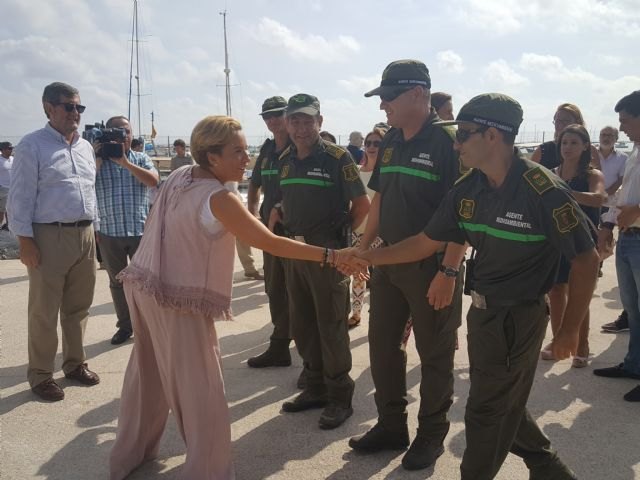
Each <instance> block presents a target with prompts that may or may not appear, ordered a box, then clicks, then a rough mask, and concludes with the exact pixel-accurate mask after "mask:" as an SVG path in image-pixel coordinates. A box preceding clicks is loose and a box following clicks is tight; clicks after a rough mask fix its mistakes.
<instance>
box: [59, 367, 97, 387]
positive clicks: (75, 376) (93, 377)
mask: <svg viewBox="0 0 640 480" xmlns="http://www.w3.org/2000/svg"><path fill="white" fill-rule="evenodd" d="M64 376H65V377H67V378H69V379H71V380H76V381H78V382H80V383H82V384H84V385H89V386H91V385H97V384H99V383H100V377H99V376H98V374H97V373H95V372H92V371H91V370H89V369H88V368H87V364H86V363H81V364H80V365H78V367H77V368H76V369H75V370H72V371H71V372H69V373H65V374H64Z"/></svg>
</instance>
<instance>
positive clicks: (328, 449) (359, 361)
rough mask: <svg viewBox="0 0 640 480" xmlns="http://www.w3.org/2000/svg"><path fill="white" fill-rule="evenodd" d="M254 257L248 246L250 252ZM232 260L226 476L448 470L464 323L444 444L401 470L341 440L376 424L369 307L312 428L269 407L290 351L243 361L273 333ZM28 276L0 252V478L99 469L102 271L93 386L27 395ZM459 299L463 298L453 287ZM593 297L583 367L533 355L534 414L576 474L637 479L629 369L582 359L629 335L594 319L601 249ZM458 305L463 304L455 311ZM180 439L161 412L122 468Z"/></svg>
mask: <svg viewBox="0 0 640 480" xmlns="http://www.w3.org/2000/svg"><path fill="white" fill-rule="evenodd" d="M259 256H260V255H257V257H259ZM241 272H242V269H241V267H240V265H239V263H236V282H235V284H234V304H233V308H234V313H235V317H236V318H235V321H234V322H219V323H217V328H218V332H219V336H220V338H221V340H220V342H221V348H222V352H223V356H224V375H225V382H226V390H227V398H228V401H229V406H230V410H231V415H232V421H233V424H232V435H233V449H234V456H235V464H236V470H237V478H238V480H258V479H285V480H286V479H294V478H295V479H299V478H304V479H305V480H321V479H332V480H343V479H345V480H346V479H369V478H371V479H400V478H402V479H409V480H411V479H426V478H430V479H434V480H440V479H445V480H448V479H455V478H459V464H460V459H461V457H462V453H463V451H464V447H465V438H464V429H463V427H464V405H465V403H466V399H467V393H468V388H469V374H468V357H467V353H466V342H465V338H466V327H465V325H464V322H463V327H462V328H461V330H460V350H459V351H458V352H457V353H456V361H455V377H456V384H455V399H454V404H453V406H452V408H451V412H450V416H451V420H452V426H451V431H450V432H449V435H448V436H447V439H446V451H445V453H444V455H443V456H442V457H440V459H439V460H438V462H437V464H436V466H435V468H431V469H428V470H424V471H420V472H407V471H405V470H403V469H402V467H401V465H400V460H401V458H402V453H384V454H380V455H375V456H363V455H357V454H354V453H353V452H351V451H350V449H349V447H348V445H347V441H348V439H349V438H350V437H351V436H353V435H357V434H360V433H362V432H364V431H365V430H366V429H367V428H368V427H370V426H371V425H373V424H374V423H375V419H376V410H375V406H374V402H373V384H372V380H371V374H370V370H369V360H368V355H369V353H368V343H367V320H368V316H367V312H368V305H366V306H365V307H364V312H363V313H364V315H363V323H362V325H361V326H360V327H358V328H356V329H354V330H352V331H351V346H352V352H353V371H352V376H353V378H354V379H356V393H355V398H354V409H355V413H354V415H353V417H352V418H350V419H349V420H348V421H347V422H346V423H345V424H344V425H343V426H342V427H340V428H338V429H336V430H332V431H324V430H320V429H319V428H318V427H317V420H318V417H319V414H320V411H319V410H313V411H310V412H303V413H298V414H284V413H281V412H280V405H281V403H282V402H283V401H284V400H286V399H289V398H291V397H293V396H294V395H295V394H296V393H297V390H296V388H295V380H296V378H297V377H298V374H299V373H300V368H301V367H300V365H301V362H300V359H299V357H298V356H297V355H294V366H292V367H289V368H277V369H264V370H254V369H250V368H248V367H247V365H246V360H247V358H248V357H250V356H253V355H255V354H257V353H260V352H261V351H263V349H264V348H265V346H266V344H267V342H268V338H269V335H270V333H271V324H270V320H269V314H268V306H267V303H266V302H267V298H266V295H265V294H264V288H263V287H264V286H263V283H262V282H259V281H246V280H244V278H243V275H242V273H241ZM27 293H28V280H27V276H26V270H25V268H24V267H23V265H22V264H21V263H20V262H19V261H18V260H5V261H1V262H0V327H1V331H0V342H1V343H0V385H1V387H2V399H1V400H0V427H1V431H0V434H1V436H0V478H1V479H3V480H24V479H35V478H38V479H49V480H61V479H65V480H76V479H77V480H80V479H82V480H87V479H106V478H108V455H109V450H110V448H111V445H112V443H113V440H114V437H115V427H116V421H117V415H118V404H119V396H120V389H121V385H122V379H123V374H124V370H125V368H126V365H127V361H128V358H129V354H130V352H131V346H132V343H131V342H128V343H126V344H124V345H122V346H118V347H114V346H112V345H111V344H110V342H109V341H110V338H111V336H112V334H113V333H114V331H115V322H116V320H115V313H114V309H113V305H112V304H111V298H110V295H109V289H108V279H107V275H106V272H104V271H99V272H98V281H97V287H96V295H95V299H94V303H93V307H92V309H91V318H90V320H89V324H88V327H87V331H86V337H85V346H86V350H87V356H88V363H89V367H90V368H91V369H92V370H94V371H96V372H97V373H99V375H100V377H101V380H102V381H101V383H100V384H99V385H97V386H95V387H83V386H78V385H76V384H73V383H70V382H67V381H66V380H65V379H64V376H63V374H62V373H61V372H60V371H59V368H60V363H61V360H60V355H58V358H57V363H56V368H58V371H56V373H55V375H54V376H55V378H56V380H60V385H61V386H62V387H63V388H64V390H65V394H66V398H65V400H63V401H61V402H57V403H53V404H49V403H44V402H40V401H39V400H37V397H35V396H34V395H33V394H32V393H31V391H30V389H29V387H28V384H27V382H26V362H27V334H26V312H27ZM465 303H466V304H467V305H468V298H467V297H465ZM591 305H592V308H591V318H592V321H591V325H592V332H591V336H590V339H591V349H592V352H593V356H592V359H591V364H590V366H589V367H587V368H585V369H573V368H571V367H570V361H569V360H566V361H562V362H557V363H553V362H544V361H541V362H540V364H539V366H538V374H537V377H536V383H535V385H534V389H533V392H532V395H531V399H530V401H529V406H530V410H531V412H532V414H533V415H534V417H535V418H537V419H538V422H539V424H540V425H541V426H542V427H543V429H544V431H545V433H546V434H547V435H548V436H549V437H550V438H551V440H552V442H553V445H554V447H555V448H556V449H557V450H558V451H559V453H560V455H561V457H562V459H563V460H564V461H565V462H566V463H567V464H568V465H570V466H571V467H572V468H573V469H574V470H575V471H576V473H577V474H578V476H579V478H580V479H584V480H600V479H615V480H631V479H634V478H640V463H639V462H640V449H639V448H638V445H640V428H639V423H638V412H639V411H640V404H632V403H627V402H624V401H623V400H622V396H623V394H624V393H626V392H627V391H628V390H630V389H631V388H633V387H634V386H635V385H636V384H637V382H636V381H633V380H626V379H621V380H613V379H603V378H599V377H595V376H594V375H593V374H592V372H591V371H592V369H593V368H594V367H595V368H598V367H603V366H611V365H613V364H616V363H618V362H620V361H621V360H622V358H623V356H624V353H625V351H626V348H627V341H628V334H618V335H612V334H602V333H600V328H599V327H600V325H602V324H603V323H606V322H609V321H612V320H613V319H614V318H615V317H616V316H617V315H618V313H619V310H620V304H619V300H618V293H617V287H616V280H615V271H614V266H613V260H608V261H607V262H606V264H605V267H604V277H603V278H601V279H600V282H599V285H598V288H597V290H596V294H595V296H594V299H593V301H592V304H591ZM465 311H466V309H465ZM408 355H409V358H408V367H407V368H408V379H407V382H408V387H409V388H410V405H409V419H410V431H411V435H412V436H413V435H414V434H415V429H416V427H417V421H416V415H417V402H416V400H417V399H418V397H419V393H418V388H419V379H420V374H419V362H418V357H417V353H416V351H415V347H414V344H413V340H410V341H409V349H408ZM184 452H185V449H184V444H183V442H182V439H181V438H180V435H179V433H178V431H177V429H176V427H175V422H173V420H172V419H171V418H170V419H169V422H168V425H167V429H166V432H165V436H164V438H163V442H162V447H161V449H160V457H159V459H158V460H157V461H154V462H151V463H148V464H146V465H144V466H143V467H141V468H140V469H138V470H137V471H135V472H134V473H133V474H132V475H131V476H130V477H129V478H131V479H132V480H134V479H135V480H140V479H162V480H170V479H178V478H180V467H181V464H182V463H183V462H184ZM497 478H498V479H501V480H521V479H526V478H528V474H527V470H526V468H525V467H524V464H523V463H522V461H521V460H520V459H519V458H517V457H514V456H511V455H510V456H509V457H508V458H507V461H506V463H505V465H504V466H503V468H502V470H501V472H500V474H499V475H498V477H497Z"/></svg>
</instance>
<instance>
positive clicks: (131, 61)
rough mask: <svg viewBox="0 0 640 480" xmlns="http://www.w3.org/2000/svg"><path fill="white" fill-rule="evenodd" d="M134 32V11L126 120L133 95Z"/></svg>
mask: <svg viewBox="0 0 640 480" xmlns="http://www.w3.org/2000/svg"><path fill="white" fill-rule="evenodd" d="M135 32H136V17H135V11H134V15H133V22H132V25H131V40H132V41H131V57H130V59H129V103H128V105H129V111H128V112H127V118H131V94H132V93H133V53H134V51H135V46H134V44H133V37H134V35H135Z"/></svg>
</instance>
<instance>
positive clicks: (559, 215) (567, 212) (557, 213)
mask: <svg viewBox="0 0 640 480" xmlns="http://www.w3.org/2000/svg"><path fill="white" fill-rule="evenodd" d="M553 219H554V220H555V221H556V228H557V229H558V231H559V232H560V233H567V232H569V231H571V230H573V229H574V228H575V227H576V226H577V225H578V217H577V216H576V211H575V210H574V208H573V205H571V204H570V203H568V202H567V203H565V204H564V205H563V206H561V207H560V208H554V209H553Z"/></svg>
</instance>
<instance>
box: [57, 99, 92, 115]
mask: <svg viewBox="0 0 640 480" xmlns="http://www.w3.org/2000/svg"><path fill="white" fill-rule="evenodd" d="M52 105H55V106H58V105H62V106H63V107H64V111H65V112H67V113H71V112H73V111H74V110H75V111H76V112H78V113H83V112H84V111H85V110H86V109H87V107H85V106H84V105H79V104H77V103H63V102H60V103H53V104H52Z"/></svg>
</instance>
